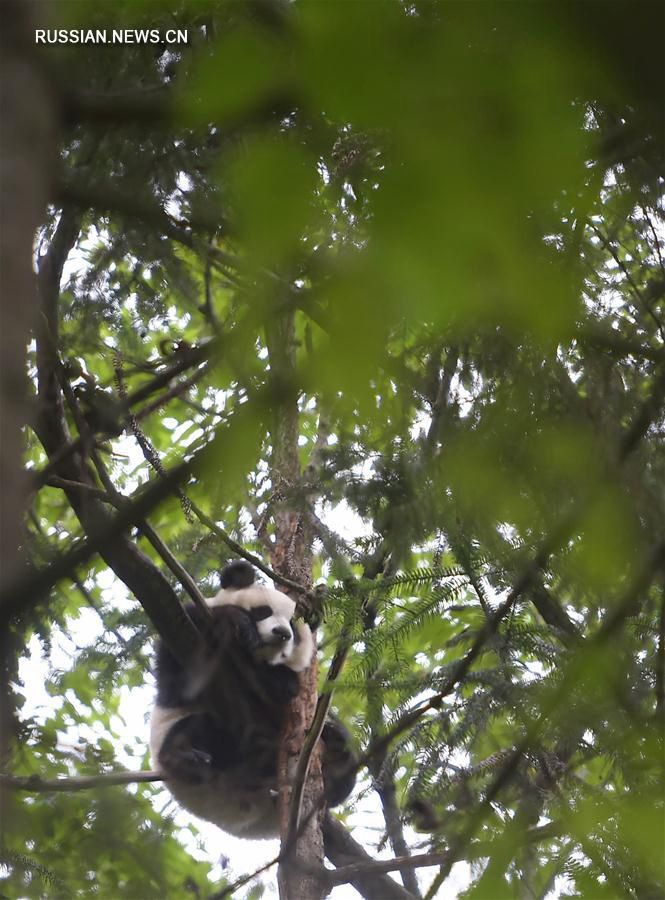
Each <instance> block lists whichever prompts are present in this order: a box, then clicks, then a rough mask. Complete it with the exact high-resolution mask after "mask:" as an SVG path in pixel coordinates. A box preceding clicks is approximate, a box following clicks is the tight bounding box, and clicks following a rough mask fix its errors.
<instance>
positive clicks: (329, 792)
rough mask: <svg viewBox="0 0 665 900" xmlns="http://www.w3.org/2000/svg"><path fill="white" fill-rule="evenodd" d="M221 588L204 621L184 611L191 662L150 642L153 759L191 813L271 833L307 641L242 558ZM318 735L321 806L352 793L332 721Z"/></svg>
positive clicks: (235, 829)
mask: <svg viewBox="0 0 665 900" xmlns="http://www.w3.org/2000/svg"><path fill="white" fill-rule="evenodd" d="M221 583H222V588H221V590H220V591H219V593H218V594H216V596H214V597H213V598H212V599H210V600H208V601H207V604H208V606H209V608H210V613H211V618H212V622H210V621H208V622H206V621H205V619H206V617H205V615H204V614H203V613H202V611H201V610H200V609H198V608H197V607H196V606H194V605H193V604H191V605H190V606H188V607H187V612H188V614H189V616H190V618H191V619H192V620H193V622H194V624H195V625H196V626H197V627H198V629H199V630H200V631H201V633H202V634H204V635H205V636H206V640H205V642H202V647H201V652H200V654H199V655H198V656H197V657H196V659H194V661H193V662H191V663H190V664H188V665H187V666H185V667H183V666H182V665H181V664H180V663H179V662H178V661H177V660H176V658H175V657H174V656H173V655H172V654H171V652H170V651H169V650H168V649H167V647H166V645H165V644H164V643H163V642H162V641H158V643H157V648H156V666H155V675H156V682H157V699H156V703H155V706H154V708H153V711H152V717H151V728H150V747H151V753H152V758H153V763H154V765H155V766H156V767H158V768H159V769H161V770H162V771H163V772H164V774H165V783H166V786H167V787H168V789H169V791H170V792H171V794H172V795H173V796H174V797H175V799H176V800H177V801H178V803H179V804H180V805H181V806H183V807H184V808H185V809H188V810H189V811H190V812H192V813H194V815H196V816H198V817H200V818H202V819H206V820H207V821H209V822H214V823H215V824H216V825H218V826H219V827H220V828H222V829H223V830H224V831H226V832H228V833H229V834H233V835H236V836H237V837H244V838H267V837H273V836H275V835H277V834H278V830H279V829H278V821H277V808H276V807H277V803H276V797H277V757H278V753H279V741H280V734H281V729H282V724H283V721H284V716H285V713H286V709H287V706H288V704H289V702H290V701H291V699H292V698H293V697H294V696H295V695H296V694H297V693H298V688H299V680H298V674H297V673H298V672H302V671H303V670H304V669H306V668H307V666H309V664H310V662H311V660H312V656H313V654H314V651H315V646H314V638H313V636H312V632H311V631H310V629H309V626H308V625H306V624H305V623H304V622H296V621H294V618H293V617H294V613H295V603H294V602H293V600H291V599H289V597H287V596H286V594H283V593H281V592H280V591H277V590H275V589H274V588H270V587H267V586H265V585H262V584H257V583H256V582H255V572H254V569H253V568H252V566H250V565H249V563H247V562H245V561H244V560H236V561H235V562H233V563H231V564H229V565H228V566H227V567H226V568H225V569H224V570H223V572H222V578H221ZM322 739H323V742H324V744H323V775H324V783H325V793H326V802H327V804H328V806H336V805H337V804H339V803H342V802H343V801H344V800H345V799H346V797H347V796H348V795H349V793H350V792H351V790H352V789H353V785H354V783H355V770H356V758H355V755H354V754H353V752H352V751H351V749H350V748H349V744H348V733H347V732H346V729H345V728H344V727H343V726H342V725H341V723H339V722H338V721H337V720H336V719H330V720H329V721H327V722H326V724H325V726H324V729H323V733H322Z"/></svg>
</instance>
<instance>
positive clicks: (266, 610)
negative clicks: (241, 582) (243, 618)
mask: <svg viewBox="0 0 665 900" xmlns="http://www.w3.org/2000/svg"><path fill="white" fill-rule="evenodd" d="M249 614H250V616H251V617H252V618H253V619H254V621H255V622H262V621H263V619H269V618H270V616H271V615H272V609H271V608H270V607H269V606H255V607H253V609H250V611H249Z"/></svg>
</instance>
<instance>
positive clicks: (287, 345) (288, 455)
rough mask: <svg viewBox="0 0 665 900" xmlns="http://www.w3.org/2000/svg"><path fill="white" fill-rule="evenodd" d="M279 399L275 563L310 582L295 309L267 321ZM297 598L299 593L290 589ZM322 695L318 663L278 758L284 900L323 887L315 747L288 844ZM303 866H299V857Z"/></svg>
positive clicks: (312, 894) (304, 898) (309, 897)
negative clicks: (301, 490)
mask: <svg viewBox="0 0 665 900" xmlns="http://www.w3.org/2000/svg"><path fill="white" fill-rule="evenodd" d="M266 336H267V342H268V352H269V356H270V367H271V370H272V373H273V380H274V384H273V388H274V397H275V402H274V404H273V422H272V428H271V439H272V457H271V474H272V484H273V492H274V493H275V497H276V503H275V507H274V508H275V544H274V549H273V552H272V559H271V563H272V566H273V568H274V569H275V570H276V571H278V572H280V573H281V574H282V575H286V576H288V577H289V578H292V579H293V580H295V581H298V582H300V583H301V584H303V585H306V586H307V587H309V586H310V585H311V582H312V555H311V536H310V534H309V533H308V532H309V529H308V527H307V524H306V519H305V517H304V516H303V515H302V514H301V513H300V512H298V511H297V509H294V501H293V492H294V488H297V485H298V483H299V481H300V476H301V472H300V462H299V451H298V434H299V427H298V426H299V413H298V394H297V390H296V388H295V381H294V373H295V347H296V345H295V325H294V314H293V313H287V314H286V315H284V316H281V317H280V318H279V320H277V321H275V322H273V323H271V324H270V326H269V327H268V328H267V335H266ZM293 599H294V600H295V601H296V602H298V601H299V600H300V599H301V598H299V597H297V596H293ZM316 698H317V663H316V659H314V660H313V661H312V665H311V666H310V667H309V669H307V671H306V672H303V674H302V675H301V678H300V692H299V693H298V696H297V697H296V698H295V699H294V700H293V702H292V703H291V706H290V708H289V716H288V720H287V722H286V724H285V728H284V734H283V740H282V747H281V753H280V760H279V813H280V833H281V838H282V853H284V854H285V856H286V858H285V859H284V861H283V862H282V863H281V865H280V867H279V873H278V881H279V892H280V897H281V900H318V898H320V897H323V895H324V893H325V886H324V884H323V882H322V881H321V879H319V878H318V877H317V876H316V875H314V874H312V872H313V871H314V870H315V869H317V868H322V867H323V836H322V832H321V823H322V815H323V808H322V802H321V801H322V797H323V779H322V775H321V760H320V755H319V753H318V752H315V753H314V754H313V756H312V761H311V765H310V769H309V774H308V776H307V780H306V783H305V788H304V792H303V803H302V815H301V819H300V828H299V831H298V836H297V839H296V842H295V846H293V847H286V846H285V842H286V837H287V830H288V819H289V808H290V804H291V786H292V784H293V778H294V775H295V770H296V766H297V762H298V756H299V754H300V751H301V749H302V745H303V741H304V739H305V734H306V732H307V728H308V727H309V725H310V724H311V721H312V718H313V716H314V710H315V707H316ZM299 863H300V864H301V865H298V864H299Z"/></svg>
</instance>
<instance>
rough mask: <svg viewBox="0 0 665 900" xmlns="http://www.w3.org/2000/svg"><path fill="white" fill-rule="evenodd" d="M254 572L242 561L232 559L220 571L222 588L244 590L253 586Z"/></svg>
mask: <svg viewBox="0 0 665 900" xmlns="http://www.w3.org/2000/svg"><path fill="white" fill-rule="evenodd" d="M255 578H256V572H255V571H254V568H253V567H252V566H251V565H250V564H249V563H248V562H247V561H246V560H244V559H234V560H233V562H231V563H229V564H228V566H225V567H224V568H223V569H222V587H223V588H244V587H249V586H250V584H254V580H255Z"/></svg>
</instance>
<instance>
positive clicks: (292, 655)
mask: <svg viewBox="0 0 665 900" xmlns="http://www.w3.org/2000/svg"><path fill="white" fill-rule="evenodd" d="M208 603H209V605H210V606H225V605H227V604H231V605H233V606H240V607H241V608H242V609H246V610H247V612H248V613H249V614H250V616H251V617H252V619H253V620H254V622H255V624H256V630H257V631H258V633H259V637H260V638H261V642H262V645H261V647H260V648H259V650H258V653H257V656H258V657H259V658H260V659H262V660H264V661H265V662H267V663H268V664H269V665H271V666H278V665H284V666H288V667H289V668H290V669H293V671H294V672H301V671H302V670H303V669H306V668H307V666H308V665H309V664H310V662H311V659H312V655H313V653H314V639H313V637H312V632H311V631H310V630H309V628H308V626H307V625H305V624H304V622H294V620H293V616H294V614H295V611H296V605H295V603H294V602H293V600H291V599H290V598H289V597H287V596H286V594H283V593H281V591H276V590H275V589H274V588H269V587H266V586H265V585H262V584H252V585H250V586H249V587H240V588H231V587H229V588H222V590H221V591H219V593H218V594H216V595H215V596H214V597H213V598H212V599H211V600H208Z"/></svg>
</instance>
